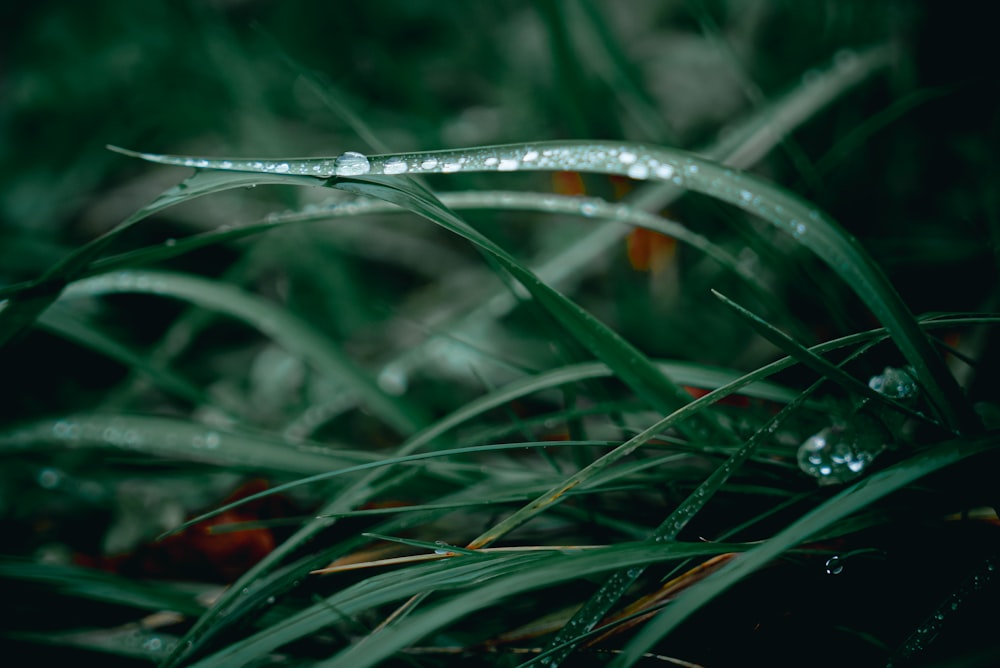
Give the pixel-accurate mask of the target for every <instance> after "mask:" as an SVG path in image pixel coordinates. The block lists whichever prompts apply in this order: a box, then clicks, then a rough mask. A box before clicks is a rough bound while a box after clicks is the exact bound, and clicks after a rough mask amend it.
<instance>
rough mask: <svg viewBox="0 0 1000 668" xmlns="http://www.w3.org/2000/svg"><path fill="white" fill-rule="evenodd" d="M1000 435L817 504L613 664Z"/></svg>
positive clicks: (928, 456)
mask: <svg viewBox="0 0 1000 668" xmlns="http://www.w3.org/2000/svg"><path fill="white" fill-rule="evenodd" d="M998 444H1000V436H998V435H997V434H996V433H991V434H987V435H984V436H981V437H978V438H975V439H969V438H963V439H957V440H953V441H947V442H945V443H941V444H940V445H937V446H935V447H933V448H930V449H928V450H926V451H924V452H922V453H920V454H918V455H915V456H913V457H911V458H909V459H907V460H906V461H903V462H900V463H898V464H896V465H894V466H891V467H889V468H887V469H884V470H882V471H878V472H876V473H873V474H872V475H870V476H869V477H867V478H865V479H863V480H861V481H860V482H858V483H856V484H854V485H852V486H851V487H849V488H847V489H846V490H844V491H843V492H841V493H840V494H838V495H836V496H835V497H833V498H832V499H830V500H829V501H827V502H825V503H823V504H822V505H820V506H819V507H817V508H816V509H814V510H812V511H810V512H808V513H806V514H805V515H803V516H802V517H801V518H799V519H798V520H796V521H795V522H793V523H792V524H790V525H789V526H788V527H786V528H785V529H783V530H781V531H780V532H778V533H777V534H776V535H775V536H774V537H773V538H771V539H770V540H767V541H766V542H764V543H763V544H762V545H760V546H758V547H755V548H754V549H752V550H750V551H749V552H748V553H746V554H745V555H742V556H741V557H737V558H736V559H734V560H733V561H732V562H731V563H730V564H728V565H727V566H725V567H724V568H723V569H722V570H720V571H719V572H718V573H716V574H715V576H714V577H712V578H709V579H707V580H703V581H702V582H700V583H698V584H695V585H694V586H692V587H691V588H690V589H689V590H688V591H686V592H685V593H684V594H682V595H681V596H678V597H677V599H676V600H675V601H674V602H673V603H671V605H670V606H669V607H668V608H667V609H666V610H664V611H663V612H661V613H660V614H659V615H658V616H657V617H656V618H654V619H653V620H652V621H650V622H649V624H647V625H646V626H645V627H644V628H643V629H642V630H641V631H640V632H639V634H638V635H637V636H636V637H635V638H634V639H633V640H631V641H630V642H629V644H628V645H627V646H626V647H625V653H624V654H623V655H621V656H620V657H618V658H617V659H616V660H615V662H614V664H613V665H615V666H616V667H620V668H624V667H625V666H631V665H633V664H634V663H635V662H636V661H638V659H639V657H640V656H641V655H642V654H643V653H644V652H646V651H648V650H649V648H650V647H652V646H653V645H654V644H655V643H656V642H658V641H659V640H660V639H661V638H663V637H664V636H666V635H667V634H668V633H670V631H671V630H673V629H674V628H676V627H677V626H678V625H679V624H680V623H681V622H683V621H684V620H685V619H687V618H688V617H690V616H691V615H692V614H693V613H694V612H696V611H697V610H699V609H700V608H701V607H702V606H704V605H705V604H707V603H708V602H709V601H711V600H713V599H714V598H715V597H716V596H718V595H719V594H721V593H722V592H723V591H725V590H727V589H728V588H730V587H732V586H733V585H734V584H736V583H737V582H739V581H740V580H742V579H743V578H745V577H747V576H748V575H750V574H751V573H753V572H754V571H756V570H758V569H759V568H761V567H762V566H764V565H765V564H767V563H768V562H770V561H772V560H773V559H775V558H776V557H778V556H779V555H781V554H782V553H784V552H786V551H788V550H789V549H791V548H793V547H795V546H796V545H799V544H801V543H803V542H804V541H806V540H808V539H809V538H810V537H812V536H814V535H816V534H817V533H819V532H820V531H822V530H823V529H824V528H826V527H828V526H830V525H831V524H833V523H834V522H836V521H837V520H840V519H843V518H845V517H847V516H848V515H850V514H852V513H855V512H857V511H859V510H862V509H864V508H866V507H867V506H869V505H871V504H872V503H874V502H875V501H878V500H879V499H881V498H883V497H885V496H887V495H889V494H891V493H893V492H895V491H896V490H898V489H900V488H902V487H904V486H906V485H909V484H910V483H912V482H915V481H917V480H919V479H920V478H922V477H924V476H927V475H930V474H931V473H934V472H935V471H940V470H941V469H944V468H947V467H949V466H952V465H954V464H957V463H959V462H961V461H963V460H966V459H969V458H971V457H975V456H976V455H980V454H982V453H984V452H987V451H989V450H991V449H994V448H996V447H997V445H998Z"/></svg>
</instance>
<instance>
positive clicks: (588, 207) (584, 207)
mask: <svg viewBox="0 0 1000 668" xmlns="http://www.w3.org/2000/svg"><path fill="white" fill-rule="evenodd" d="M580 213H582V214H583V215H584V216H587V217H588V218H590V217H591V216H593V215H595V214H596V213H597V205H596V204H594V203H593V202H584V203H583V204H581V205H580Z"/></svg>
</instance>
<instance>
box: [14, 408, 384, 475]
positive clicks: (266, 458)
mask: <svg viewBox="0 0 1000 668" xmlns="http://www.w3.org/2000/svg"><path fill="white" fill-rule="evenodd" d="M45 445H57V446H60V447H64V448H111V449H115V450H122V451H126V452H136V453H141V454H146V455H150V456H155V457H163V458H166V459H172V460H175V461H191V462H207V463H213V464H222V465H226V466H235V467H240V468H246V469H252V470H266V471H272V472H283V473H291V474H295V475H309V474H313V473H316V472H317V471H328V470H330V468H331V467H334V466H342V465H344V464H353V463H356V462H359V461H361V462H371V461H373V460H375V459H376V458H375V457H374V456H373V455H369V454H366V453H363V452H358V451H356V450H348V449H344V450H335V449H333V448H328V447H321V446H315V445H292V444H289V443H285V442H284V441H281V440H279V439H275V438H270V437H268V436H266V435H263V434H257V433H253V432H248V431H237V430H232V429H218V428H214V427H206V426H205V425H201V424H197V423H194V422H188V421H186V420H178V419H173V418H163V417H145V416H126V415H103V414H100V413H84V414H78V415H70V416H67V417H64V418H61V419H57V420H40V421H37V422H32V423H29V424H27V425H23V426H20V427H15V428H13V429H9V430H6V431H3V432H0V452H4V451H6V452H23V451H27V450H34V449H36V448H39V447H44V446H45Z"/></svg>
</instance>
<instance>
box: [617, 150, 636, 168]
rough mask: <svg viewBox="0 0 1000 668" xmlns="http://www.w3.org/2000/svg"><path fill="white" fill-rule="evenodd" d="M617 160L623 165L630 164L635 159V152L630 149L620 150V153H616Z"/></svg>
mask: <svg viewBox="0 0 1000 668" xmlns="http://www.w3.org/2000/svg"><path fill="white" fill-rule="evenodd" d="M618 160H619V161H620V162H621V163H622V164H623V165H631V164H632V163H633V162H635V161H636V155H635V153H632V152H630V151H622V152H621V153H619V154H618Z"/></svg>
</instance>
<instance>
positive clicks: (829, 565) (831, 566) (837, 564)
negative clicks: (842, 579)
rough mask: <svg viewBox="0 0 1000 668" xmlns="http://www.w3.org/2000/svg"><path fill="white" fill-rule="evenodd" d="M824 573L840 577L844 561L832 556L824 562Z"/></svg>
mask: <svg viewBox="0 0 1000 668" xmlns="http://www.w3.org/2000/svg"><path fill="white" fill-rule="evenodd" d="M826 572H827V574H829V575H840V574H841V573H843V572H844V560H843V559H841V558H840V557H838V556H836V555H835V556H832V557H830V558H829V559H827V560H826Z"/></svg>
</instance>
